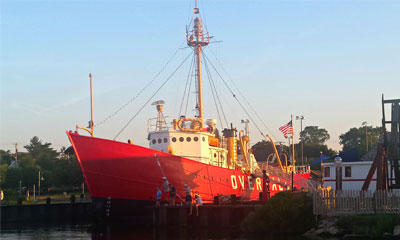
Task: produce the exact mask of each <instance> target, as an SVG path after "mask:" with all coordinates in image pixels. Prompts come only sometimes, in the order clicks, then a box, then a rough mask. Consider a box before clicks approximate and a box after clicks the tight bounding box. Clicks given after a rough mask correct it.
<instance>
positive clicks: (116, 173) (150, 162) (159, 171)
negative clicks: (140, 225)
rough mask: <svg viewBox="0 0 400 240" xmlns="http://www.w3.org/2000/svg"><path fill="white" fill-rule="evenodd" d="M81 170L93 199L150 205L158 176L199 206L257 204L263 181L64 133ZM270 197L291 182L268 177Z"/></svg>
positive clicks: (298, 179)
mask: <svg viewBox="0 0 400 240" xmlns="http://www.w3.org/2000/svg"><path fill="white" fill-rule="evenodd" d="M67 135H68V137H69V140H70V141H71V143H72V146H73V148H74V151H75V154H76V157H77V159H78V161H79V164H80V167H81V169H82V172H83V175H84V178H85V182H86V184H87V187H88V189H89V192H90V195H91V197H92V198H94V199H99V198H100V199H107V198H112V199H122V200H141V201H144V202H148V201H154V200H155V194H156V187H157V186H161V185H162V177H164V176H165V177H166V178H167V179H168V181H169V182H170V183H171V184H173V185H174V186H175V187H176V190H177V194H178V196H179V197H180V199H177V200H178V201H179V200H182V199H184V196H185V190H184V187H183V185H184V184H187V185H188V186H189V187H190V188H191V189H192V190H193V191H198V192H199V193H200V194H201V196H202V198H203V201H204V202H211V201H213V199H214V197H215V196H218V195H232V194H234V195H236V196H240V197H241V198H242V199H245V200H258V199H259V193H260V192H262V179H260V178H253V177H252V176H251V175H249V174H245V173H243V172H241V171H240V170H235V169H227V168H222V167H218V166H213V165H208V164H204V163H200V162H197V161H194V160H190V159H187V158H183V157H179V156H174V155H171V154H168V153H165V152H160V151H157V150H154V149H150V148H146V147H141V146H138V145H133V144H128V143H123V142H117V141H112V140H106V139H101V138H94V137H88V136H82V135H79V134H78V133H76V132H74V133H73V132H71V131H70V132H67ZM294 177H295V184H294V185H295V186H296V187H297V188H298V189H300V188H301V187H303V184H306V183H305V182H306V181H307V178H309V174H303V175H300V174H296V175H295V176H294ZM270 179H271V184H270V194H271V196H272V195H274V194H275V193H277V192H279V191H284V190H286V187H285V186H286V185H289V184H290V179H279V178H278V177H274V176H270Z"/></svg>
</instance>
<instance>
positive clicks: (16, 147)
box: [15, 143, 18, 162]
mask: <svg viewBox="0 0 400 240" xmlns="http://www.w3.org/2000/svg"><path fill="white" fill-rule="evenodd" d="M15 161H17V162H18V143H16V144H15Z"/></svg>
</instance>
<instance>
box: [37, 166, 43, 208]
mask: <svg viewBox="0 0 400 240" xmlns="http://www.w3.org/2000/svg"><path fill="white" fill-rule="evenodd" d="M43 180H44V178H43V177H40V170H39V182H38V202H39V200H40V182H41V181H43Z"/></svg>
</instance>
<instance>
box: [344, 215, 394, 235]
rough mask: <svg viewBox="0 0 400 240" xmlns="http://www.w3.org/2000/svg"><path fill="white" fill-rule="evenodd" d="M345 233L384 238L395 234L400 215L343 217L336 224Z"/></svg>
mask: <svg viewBox="0 0 400 240" xmlns="http://www.w3.org/2000/svg"><path fill="white" fill-rule="evenodd" d="M336 224H337V226H338V227H340V228H341V229H343V230H344V232H345V233H352V234H359V235H366V236H371V237H382V236H383V234H385V233H393V230H394V227H395V226H396V225H399V224H400V215H398V214H367V215H353V216H343V217H340V218H339V219H338V222H337V223H336Z"/></svg>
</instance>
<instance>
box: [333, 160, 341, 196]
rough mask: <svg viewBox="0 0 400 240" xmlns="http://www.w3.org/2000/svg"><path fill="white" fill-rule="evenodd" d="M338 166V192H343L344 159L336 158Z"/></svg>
mask: <svg viewBox="0 0 400 240" xmlns="http://www.w3.org/2000/svg"><path fill="white" fill-rule="evenodd" d="M335 165H336V192H337V191H341V190H342V158H341V157H335Z"/></svg>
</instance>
